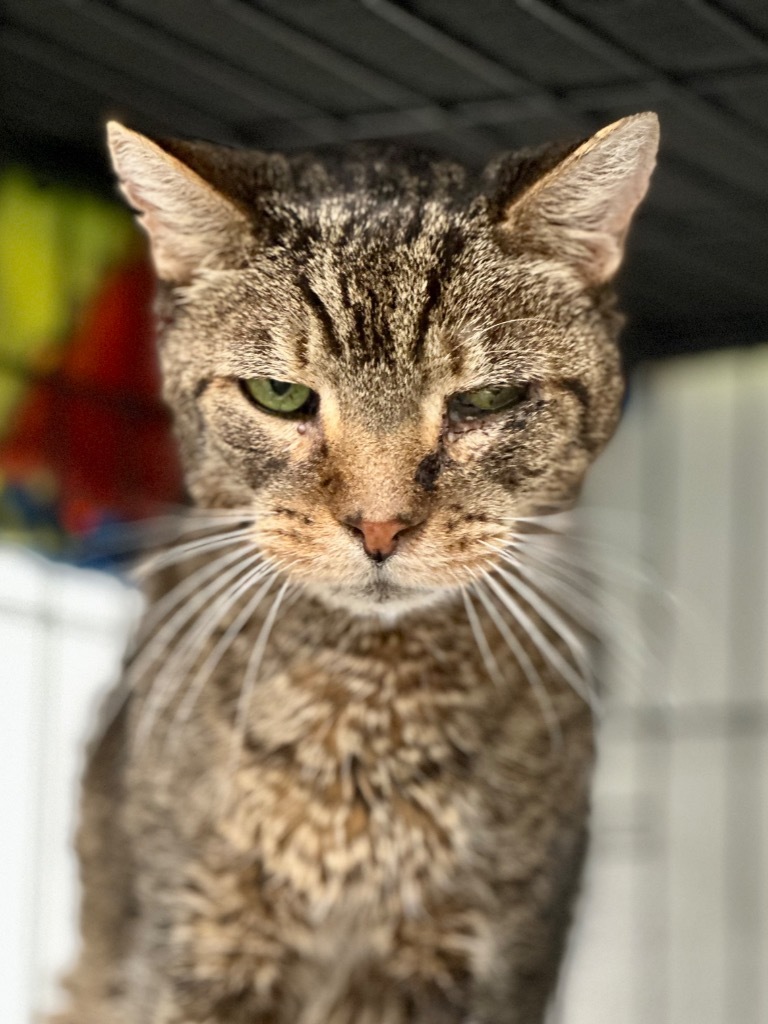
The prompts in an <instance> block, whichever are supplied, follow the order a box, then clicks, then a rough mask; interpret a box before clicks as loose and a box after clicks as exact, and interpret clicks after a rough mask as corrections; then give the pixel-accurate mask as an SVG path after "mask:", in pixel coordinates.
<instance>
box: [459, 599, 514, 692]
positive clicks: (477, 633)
mask: <svg viewBox="0 0 768 1024" xmlns="http://www.w3.org/2000/svg"><path fill="white" fill-rule="evenodd" d="M461 596H462V599H463V601H464V608H465V610H466V612H467V620H468V621H469V626H470V629H471V630H472V635H473V636H474V638H475V643H476V644H477V649H478V651H479V652H480V657H481V658H482V659H483V664H484V665H485V669H486V672H487V673H488V675H489V676H490V677H491V679H492V680H493V681H494V683H495V684H496V685H497V686H503V685H504V676H503V674H502V672H501V669H500V668H499V663H498V662H497V661H496V658H495V657H494V656H493V651H492V650H491V648H490V646H489V644H488V638H487V637H486V635H485V632H484V631H483V626H482V623H481V622H480V619H479V618H478V617H477V612H476V611H475V608H474V605H473V604H472V599H471V598H470V596H469V592H468V591H467V590H466V589H465V588H462V591H461Z"/></svg>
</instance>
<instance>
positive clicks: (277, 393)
mask: <svg viewBox="0 0 768 1024" xmlns="http://www.w3.org/2000/svg"><path fill="white" fill-rule="evenodd" d="M243 386H244V388H245V390H246V392H247V394H248V395H249V397H250V398H252V399H253V400H254V402H256V404H257V405H260V406H261V407H262V409H266V410H267V411H268V412H276V413H278V414H279V415H281V416H292V415H294V414H295V413H300V412H303V413H307V415H311V413H313V412H314V411H315V408H316V404H317V395H316V394H315V392H314V391H311V390H310V389H309V388H308V387H305V386H304V385H303V384H291V383H290V382H289V381H285V380H273V379H272V378H271V377H251V378H250V379H249V380H245V381H243Z"/></svg>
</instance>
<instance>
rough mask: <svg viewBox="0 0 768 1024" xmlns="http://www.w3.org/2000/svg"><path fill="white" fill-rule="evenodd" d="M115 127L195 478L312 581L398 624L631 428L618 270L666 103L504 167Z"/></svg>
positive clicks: (276, 555) (267, 549)
mask: <svg viewBox="0 0 768 1024" xmlns="http://www.w3.org/2000/svg"><path fill="white" fill-rule="evenodd" d="M112 142H113V154H114V156H115V162H116V166H117V169H118V173H119V175H120V177H121V179H122V180H123V187H124V191H125V192H126V194H127V196H128V198H129V200H130V201H131V203H132V204H133V205H134V206H136V207H137V208H138V209H139V210H140V211H141V212H142V213H143V214H144V223H145V226H146V227H147V229H148V231H149V234H150V238H151V240H152V244H153V255H154V258H155V263H156V266H157V269H158V273H159V276H160V278H161V280H162V281H164V286H163V290H162V302H161V311H162V329H161V358H162V363H163V370H164V376H165V381H166V395H167V397H168V399H169V401H170V404H171V405H172V407H173V409H174V412H175V414H176V422H177V429H178V433H179V437H180V442H181V447H182V454H183V458H184V462H185V466H186V472H187V480H188V485H189V489H190V492H191V494H192V495H193V497H194V499H195V501H196V502H197V503H198V504H200V505H202V506H205V507H211V508H220V507H233V508H245V509H248V510H250V511H251V512H252V513H253V516H254V527H253V538H254V543H255V544H256V545H257V546H258V547H259V549H261V550H262V551H263V553H264V554H265V555H266V556H267V558H268V559H269V560H270V561H271V562H272V563H273V564H275V565H278V566H280V567H282V568H284V570H285V572H286V574H287V575H288V577H289V578H290V579H291V580H292V581H294V582H298V583H301V584H302V585H304V586H305V587H307V588H308V589H310V590H311V591H312V592H313V593H315V594H317V595H319V596H320V597H321V598H323V599H325V600H326V601H328V602H330V603H332V604H341V605H343V606H345V607H349V608H352V609H354V610H357V611H362V612H372V611H373V612H381V613H384V614H396V613H398V612H399V611H402V610H404V609H407V608H410V607H414V606H417V605H419V604H424V603H428V602H430V601H434V600H435V599H438V598H440V596H442V595H445V594H447V593H450V592H453V591H455V590H456V588H457V587H458V586H460V585H461V584H466V583H470V582H471V581H472V580H473V579H475V578H477V577H478V576H479V575H480V574H481V573H482V572H483V571H484V570H485V569H487V568H488V567H489V566H490V565H491V563H492V561H493V557H494V554H493V552H494V550H495V549H498V547H499V546H500V545H501V544H503V543H504V542H505V541H506V540H507V539H508V538H509V536H510V534H511V532H512V529H513V524H514V522H515V520H516V519H519V518H520V517H524V516H531V515H537V514H541V513H543V512H548V511H553V510H559V509H562V508H564V507H567V506H569V505H570V504H571V503H572V501H573V500H574V498H575V496H576V494H577V492H578V489H579V486H580V484H581V481H582V478H583V475H584V472H585V470H586V468H587V466H588V465H589V463H590V462H591V461H592V459H593V458H594V457H595V455H596V454H597V453H598V452H599V450H600V449H601V448H602V446H603V445H604V443H605V442H606V440H607V439H608V437H609V436H610V434H611V432H612V431H613V428H614V426H615V424H616V421H617V418H618V410H619V402H620V398H621V393H622V385H621V378H620V372H619V360H618V354H617V349H616V335H617V331H618V328H619V325H620V322H619V318H618V317H617V315H616V314H615V312H614V309H613V301H612V295H611V292H610V288H609V285H608V281H609V279H610V277H611V276H612V275H613V273H614V271H615V269H616V267H617V265H618V262H619V259H620V255H621V245H622V242H623V238H624V234H625V232H626V229H627V225H628V223H629V219H630V217H631V214H632V212H633V211H634V208H635V206H636V205H637V202H639V199H640V198H641V197H642V194H643V193H644V191H645V187H646V185H647V180H648V176H649V174H650V170H651V168H652V165H653V155H654V152H655V142H656V137H655V118H653V116H652V115H641V116H639V117H637V118H633V119H627V120H626V121H624V122H619V124H618V125H617V126H613V127H612V129H609V130H606V131H605V132H604V133H600V134H599V135H598V136H596V137H595V139H592V140H590V141H589V142H588V143H586V144H584V145H583V146H581V147H580V148H579V149H576V150H573V151H571V152H570V155H568V154H567V153H566V154H564V153H563V151H562V150H561V151H560V152H559V153H555V152H554V151H551V150H550V151H546V152H542V153H541V154H538V155H537V156H536V157H535V158H532V157H530V155H529V156H528V157H526V156H524V155H518V156H517V157H516V158H510V159H508V160H507V161H506V162H503V163H502V164H500V165H499V166H498V167H497V168H496V169H495V170H493V171H491V172H488V173H487V175H486V178H485V179H484V180H481V181H480V182H473V181H471V180H469V178H468V176H467V174H466V173H465V172H463V171H462V170H461V169H460V168H456V167H452V166H449V165H445V164H430V163H428V162H427V161H425V160H423V159H421V158H420V159H416V160H413V159H412V160H411V161H410V163H404V162H403V161H402V160H397V159H395V158H394V157H393V156H392V155H385V154H379V155H374V154H368V155H362V156H350V157H347V158H345V159H344V160H342V161H341V162H340V163H336V164H334V163H331V162H329V161H326V162H325V163H321V162H319V161H311V160H307V159H306V158H301V159H296V160H294V161H293V162H289V161H287V160H285V159H284V158H278V157H272V158H267V157H261V156H256V155H253V154H235V153H232V152H230V151H222V150H216V149H215V148H212V147H201V146H192V145H189V144H178V143H173V144H168V145H167V146H166V147H165V149H163V150H161V149H159V148H158V147H155V146H154V145H153V144H152V143H149V142H148V141H147V140H144V139H142V138H141V137H140V136H136V135H134V134H133V133H128V132H126V130H125V129H120V128H114V129H113V138H112ZM169 154H172V155H169ZM180 161H182V162H180ZM190 167H192V168H194V171H195V172H196V173H193V172H192V171H190V170H189V168H190ZM198 174H199V175H202V178H201V177H198ZM173 175H176V181H175V183H174V180H173V177H172V176H173ZM203 178H204V179H205V181H203ZM595 178H598V179H599V181H598V182H597V185H596V184H595V180H594V179H595ZM206 182H207V183H211V184H213V185H214V186H215V190H214V188H211V187H210V184H207V183H206ZM225 195H226V198H224V196H225ZM289 385H290V387H289Z"/></svg>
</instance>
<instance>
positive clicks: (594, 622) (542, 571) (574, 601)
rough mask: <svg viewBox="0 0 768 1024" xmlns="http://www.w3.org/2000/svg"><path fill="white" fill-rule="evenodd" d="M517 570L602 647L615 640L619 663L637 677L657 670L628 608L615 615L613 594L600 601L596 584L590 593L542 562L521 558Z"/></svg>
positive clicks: (577, 580)
mask: <svg viewBox="0 0 768 1024" xmlns="http://www.w3.org/2000/svg"><path fill="white" fill-rule="evenodd" d="M526 557H530V556H529V555H526ZM517 568H518V571H519V572H522V573H524V574H525V575H526V576H527V577H528V579H530V580H531V581H532V582H533V583H534V584H535V585H536V586H537V587H538V588H539V589H540V590H545V591H546V592H549V593H552V594H553V596H556V598H557V600H558V601H559V602H560V604H561V606H562V607H563V608H564V610H565V611H567V613H568V615H569V617H570V618H571V619H573V620H574V622H577V623H578V624H579V626H580V627H581V628H582V629H584V630H585V631H586V632H588V633H589V634H591V635H592V636H593V637H595V638H596V639H597V640H599V642H600V643H601V644H602V645H603V646H605V647H608V646H609V644H610V645H613V646H614V649H615V644H614V642H615V641H616V640H618V641H619V648H618V650H619V652H620V656H621V658H622V660H623V661H624V663H625V664H627V665H628V666H629V667H630V668H631V669H633V670H634V671H635V672H636V673H637V674H638V675H640V676H643V675H644V672H645V670H646V669H647V668H648V664H649V662H650V664H651V665H652V666H656V667H658V666H660V664H661V663H660V658H659V654H658V652H657V651H656V650H655V648H654V646H653V645H652V644H651V642H650V637H649V636H647V635H646V634H645V633H644V632H643V630H642V629H641V628H640V626H639V625H637V623H633V621H632V619H633V616H632V614H631V610H630V608H629V607H628V606H626V604H625V605H624V606H623V610H624V612H625V614H624V615H621V614H618V613H617V611H616V608H615V602H616V595H615V594H612V601H611V602H610V603H608V602H605V601H600V600H599V598H598V597H597V596H596V594H595V591H598V592H600V593H604V592H605V588H604V586H602V585H600V584H599V583H597V582H596V583H595V584H594V586H593V587H592V588H591V589H587V588H586V586H584V585H583V584H584V583H585V580H584V579H583V578H582V577H578V576H576V575H574V574H569V573H568V572H567V571H564V570H563V569H562V568H559V567H556V566H554V567H553V566H551V565H550V564H549V563H548V562H547V561H546V560H545V559H537V558H534V564H533V565H526V563H525V559H523V558H521V559H520V561H519V563H518V565H517ZM644 689H646V688H645V687H644Z"/></svg>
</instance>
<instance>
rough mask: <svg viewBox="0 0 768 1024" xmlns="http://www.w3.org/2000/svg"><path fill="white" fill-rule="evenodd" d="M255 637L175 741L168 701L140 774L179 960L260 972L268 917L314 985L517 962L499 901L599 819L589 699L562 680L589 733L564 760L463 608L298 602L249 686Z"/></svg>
mask: <svg viewBox="0 0 768 1024" xmlns="http://www.w3.org/2000/svg"><path fill="white" fill-rule="evenodd" d="M251 643H252V638H249V637H248V636H243V637H242V638H240V641H239V643H237V644H235V645H234V646H233V649H232V655H231V660H227V659H223V660H222V662H221V664H220V666H219V667H218V669H217V673H216V676H215V678H214V679H213V680H212V681H211V685H209V686H208V687H207V688H206V690H205V691H204V692H203V693H201V695H200V699H199V702H198V704H197V706H196V708H195V713H194V716H193V717H192V718H191V719H190V720H189V721H188V722H187V723H186V724H185V725H184V728H183V729H182V730H180V731H179V733H178V735H177V736H176V738H175V740H174V733H173V729H174V725H173V713H174V712H173V708H171V709H169V712H168V717H169V721H168V722H166V723H165V725H166V726H167V727H168V729H169V730H170V731H169V732H168V734H167V736H166V737H165V738H163V737H164V731H165V730H164V727H163V725H164V723H159V724H158V729H157V739H156V740H155V741H152V742H151V743H150V744H149V749H148V750H147V751H145V755H144V756H143V757H142V758H140V759H138V760H137V761H136V762H135V764H134V767H133V768H132V769H131V773H132V775H133V778H132V780H131V784H130V787H129V788H130V791H131V793H132V800H131V806H130V807H129V809H128V815H129V819H132V821H131V825H130V828H129V831H130V832H131V833H132V834H133V835H134V836H135V837H136V839H137V851H138V855H139V858H140V860H141V861H142V862H143V871H142V873H143V875H144V878H145V884H147V886H148V888H147V890H146V892H147V902H148V904H157V903H159V902H161V901H162V902H166V901H168V902H167V903H166V905H170V906H171V908H172V909H171V918H172V920H171V921H167V920H160V921H159V922H158V924H157V927H158V928H159V929H161V930H162V931H163V934H168V931H167V930H168V929H169V928H170V935H171V939H170V943H169V945H170V948H171V950H172V957H171V962H172V963H173V962H180V963H183V964H185V965H186V966H185V970H187V971H189V970H192V972H193V974H194V973H196V972H198V971H207V970H210V971H212V972H213V973H216V974H217V975H219V976H220V977H221V978H222V979H225V980H226V983H231V978H232V977H235V978H236V977H238V976H240V974H243V973H244V974H247V975H250V974H252V973H253V972H255V971H257V970H259V969H260V968H259V966H258V965H259V964H261V963H262V962H263V961H264V948H263V941H266V940H264V939H263V933H264V930H265V922H268V926H267V928H266V930H267V933H268V934H271V933H272V932H274V934H275V935H278V934H279V936H280V944H279V945H280V950H281V954H280V955H281V957H283V958H284V959H285V958H287V960H288V961H290V960H291V959H292V958H293V957H295V958H297V959H298V960H299V961H300V962H301V963H302V964H303V967H302V968H301V971H302V972H304V974H306V979H305V980H304V981H301V980H295V981H294V982H293V983H292V984H293V985H294V987H295V988H298V989H300V988H301V987H302V986H303V985H304V984H306V986H307V987H308V990H312V991H315V990H316V989H317V987H318V986H319V985H320V984H321V982H322V983H323V984H324V979H325V973H326V971H328V970H330V965H335V969H337V970H338V971H339V972H340V974H339V984H340V985H348V984H349V983H350V978H351V977H352V976H353V975H354V974H355V972H356V971H357V970H358V967H359V964H360V963H363V962H369V961H372V962H384V963H389V964H390V966H389V967H388V968H387V969H388V970H390V971H391V972H393V973H394V974H395V975H398V974H399V973H400V972H402V973H403V975H404V976H407V975H408V973H409V972H412V971H416V970H418V971H419V972H420V973H422V974H423V973H424V972H425V971H426V973H427V974H430V972H431V971H432V970H434V972H435V976H436V977H437V975H440V976H443V975H445V976H447V975H446V971H448V973H449V974H452V973H453V972H454V971H458V973H459V974H461V972H463V971H464V970H466V969H469V967H468V965H469V963H470V961H472V962H473V963H474V964H475V968H476V967H477V964H478V963H485V965H486V967H487V966H488V965H492V963H493V962H494V961H495V958H497V957H499V956H504V955H506V954H504V953H503V944H502V940H501V939H500V938H499V936H498V935H496V932H495V929H496V924H494V923H493V922H494V917H495V914H496V910H495V908H496V906H497V901H498V900H499V899H503V898H504V893H505V892H506V893H508V892H510V891H513V890H516V889H518V888H519V887H521V886H522V887H523V888H526V889H528V888H531V887H532V891H533V890H534V889H535V887H536V886H537V885H540V884H541V878H540V875H541V867H542V857H544V859H545V860H548V859H550V858H551V859H559V858H560V857H561V856H566V859H567V858H568V857H570V856H572V855H571V853H570V847H571V845H572V843H573V842H574V841H575V837H576V835H577V833H578V830H579V829H580V827H581V826H580V821H581V819H582V816H583V801H584V794H585V787H586V779H587V776H588V768H589V762H590V753H589V751H590V746H591V745H590V743H589V741H588V740H587V742H586V744H585V742H584V739H585V735H586V734H588V731H589V723H588V718H589V716H588V713H585V710H584V706H583V704H582V702H581V701H580V700H579V699H578V698H577V697H575V695H573V693H572V692H571V691H570V690H568V689H567V688H563V687H560V688H558V689H556V690H553V700H554V702H555V705H556V706H557V709H558V713H559V716H560V718H561V721H562V722H563V725H564V728H565V730H566V733H567V732H568V731H569V729H571V728H573V729H575V730H577V731H578V733H580V734H581V736H580V738H579V739H578V741H577V743H576V744H574V745H573V746H571V747H570V750H569V752H564V751H558V752H555V753H553V750H552V748H551V743H550V738H549V736H548V734H547V731H546V728H545V727H544V724H543V720H542V716H541V709H540V708H539V707H538V706H537V704H536V702H535V700H534V699H533V698H532V696H531V693H530V687H529V686H527V684H526V683H525V680H524V679H520V678H518V675H517V673H516V671H515V669H514V668H513V667H512V666H509V668H510V671H509V674H508V677H507V679H506V681H504V680H494V679H492V678H491V677H490V676H489V674H488V672H487V671H486V670H485V668H484V667H483V663H482V659H481V658H480V657H479V655H478V653H477V648H476V646H475V641H474V638H473V637H472V634H471V632H470V631H468V629H467V626H466V623H461V621H460V617H459V614H458V613H457V611H456V609H453V610H452V609H450V608H446V609H441V610H440V611H439V612H437V613H432V617H431V618H430V616H429V615H427V616H425V617H424V618H423V620H422V621H416V622H413V623H411V624H410V626H409V630H408V631H407V632H404V631H400V630H391V629H371V627H370V624H368V625H362V624H360V623H357V624H354V622H353V621H351V622H350V623H346V624H345V623H344V622H343V621H339V620H334V619H333V618H331V620H326V621H324V622H322V623H318V622H317V621H316V620H314V621H313V619H312V618H311V617H309V616H307V615H306V611H305V609H303V608H302V607H301V605H300V604H299V605H297V606H294V607H293V608H292V609H290V610H289V611H288V612H287V613H286V615H285V616H284V618H283V619H282V620H281V623H280V625H279V627H278V628H277V629H276V630H275V632H274V634H273V637H272V640H271V642H270V644H268V645H267V648H266V650H265V653H264V657H263V661H262V666H261V670H260V672H259V677H258V680H257V681H256V682H255V684H254V685H253V687H252V688H251V689H250V692H246V691H244V690H243V681H242V664H243V660H244V659H243V651H242V650H239V647H240V646H245V647H248V645H249V644H251ZM497 653H498V655H499V657H500V659H501V654H502V652H501V651H499V652H497ZM150 692H151V691H150ZM137 706H138V707H140V703H139V705H137ZM140 717H141V715H140V710H139V711H138V712H137V715H136V720H137V721H140ZM238 719H239V722H238ZM169 743H170V744H171V745H170V746H169V745H168V744H169ZM150 750H151V752H152V753H151V756H147V755H149V754H150ZM171 750H172V752H173V756H172V758H171V757H170V756H169V751H171ZM573 755H576V756H575V759H574V756H573ZM553 812H554V813H553ZM571 815H573V825H574V826H575V830H572V829H571V827H570V826H565V827H564V821H567V820H568V819H569V818H570V817H571ZM561 843H563V846H562V849H561V848H560V845H559V844H561ZM553 844H554V845H553ZM566 849H567V851H568V852H567V855H566ZM545 889H546V891H542V896H541V898H542V899H543V900H545V901H548V900H550V899H551V898H552V894H551V893H550V892H549V886H548V885H547V886H546V887H545ZM504 927H508V925H507V926H504ZM504 927H501V926H500V934H501V933H503V931H504ZM254 935H261V936H262V938H261V939H260V940H259V942H257V943H255V944H254V942H255V940H254ZM342 964H345V965H346V966H344V967H343V969H342V966H341V965H342ZM462 964H464V965H465V966H461V965H462ZM211 965H213V966H211ZM238 965H239V966H238ZM312 965H314V966H312ZM430 965H432V966H430ZM446 965H448V966H446ZM457 965H458V966H457ZM475 968H473V970H474V969H475ZM169 969H172V968H169ZM284 969H285V970H286V971H287V970H289V967H288V966H285V967H284ZM489 969H490V968H489ZM342 975H343V978H342ZM302 977H304V975H302ZM223 983H225V982H224V981H223ZM435 983H436V984H437V982H435ZM258 984H259V983H257V988H258ZM270 984H271V983H270V982H269V979H268V978H267V976H266V975H265V976H264V979H263V985H265V986H267V988H269V985H270ZM453 984H454V982H450V985H451V986H452V985H453ZM270 998H271V997H270Z"/></svg>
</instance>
